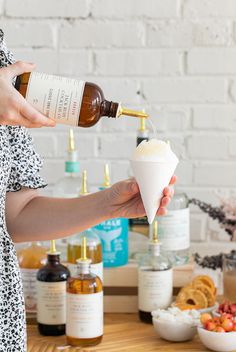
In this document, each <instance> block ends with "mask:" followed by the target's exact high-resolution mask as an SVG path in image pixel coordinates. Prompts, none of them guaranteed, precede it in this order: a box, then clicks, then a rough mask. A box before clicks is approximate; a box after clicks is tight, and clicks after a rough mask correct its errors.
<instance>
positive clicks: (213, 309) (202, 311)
mask: <svg viewBox="0 0 236 352" xmlns="http://www.w3.org/2000/svg"><path fill="white" fill-rule="evenodd" d="M218 306H219V304H218V303H216V304H214V306H212V307H208V308H203V309H198V312H200V313H201V314H203V313H212V312H214V311H216V310H217V308H218Z"/></svg>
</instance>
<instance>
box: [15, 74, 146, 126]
mask: <svg viewBox="0 0 236 352" xmlns="http://www.w3.org/2000/svg"><path fill="white" fill-rule="evenodd" d="M15 88H16V89H17V90H18V91H19V92H20V93H21V94H22V95H23V97H25V98H26V100H27V101H28V102H29V103H30V104H31V105H33V106H34V107H35V108H36V109H37V110H38V111H41V112H42V113H43V114H44V115H46V116H48V117H50V118H54V119H55V120H56V121H57V122H58V123H62V124H67V125H72V126H80V127H90V126H93V125H95V124H96V123H97V122H98V121H99V120H100V119H101V118H102V117H103V116H107V117H113V118H117V117H119V116H120V115H128V116H134V117H147V116H148V115H147V114H144V113H143V112H141V111H134V110H129V109H124V108H122V107H121V106H120V104H118V103H114V102H112V101H108V100H106V99H105V97H104V94H103V91H102V89H101V88H100V87H99V86H97V85H96V84H94V83H89V82H84V81H79V80H76V79H72V78H66V77H60V76H54V75H48V74H45V73H39V72H32V73H24V74H22V75H20V76H18V77H17V79H16V84H15Z"/></svg>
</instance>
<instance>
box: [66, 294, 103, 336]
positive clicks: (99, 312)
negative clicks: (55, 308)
mask: <svg viewBox="0 0 236 352" xmlns="http://www.w3.org/2000/svg"><path fill="white" fill-rule="evenodd" d="M66 308H67V312H66V335H67V336H70V337H74V338H82V339H89V338H93V337H98V336H101V335H102V334H103V292H98V293H92V294H73V293H68V292H67V300H66Z"/></svg>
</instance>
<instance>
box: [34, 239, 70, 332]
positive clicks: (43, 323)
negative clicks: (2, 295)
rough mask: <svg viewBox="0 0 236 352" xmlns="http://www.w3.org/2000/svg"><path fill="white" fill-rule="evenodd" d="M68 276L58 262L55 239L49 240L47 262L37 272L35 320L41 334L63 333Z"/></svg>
mask: <svg viewBox="0 0 236 352" xmlns="http://www.w3.org/2000/svg"><path fill="white" fill-rule="evenodd" d="M69 276H70V273H69V270H68V269H67V268H66V267H65V266H64V265H62V264H61V263H60V252H57V251H56V247H55V241H51V249H50V251H49V252H48V255H47V263H46V265H45V266H44V267H42V268H41V269H40V270H39V271H38V274H37V322H38V329H39V332H40V334H42V335H45V336H58V335H64V334H65V324H66V281H67V279H68V277H69Z"/></svg>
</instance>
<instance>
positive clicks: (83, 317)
mask: <svg viewBox="0 0 236 352" xmlns="http://www.w3.org/2000/svg"><path fill="white" fill-rule="evenodd" d="M86 249H87V243H86V237H84V238H83V243H82V252H81V258H80V259H77V274H76V276H74V277H70V278H69V279H68V281H67V294H66V302H67V304H66V306H67V312H66V337H67V343H68V344H69V345H71V346H79V347H87V346H94V345H97V344H98V343H100V342H101V340H102V337H103V287H102V282H101V280H100V278H99V277H98V276H96V275H94V274H92V273H91V269H90V264H91V259H88V258H87V253H86Z"/></svg>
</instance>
